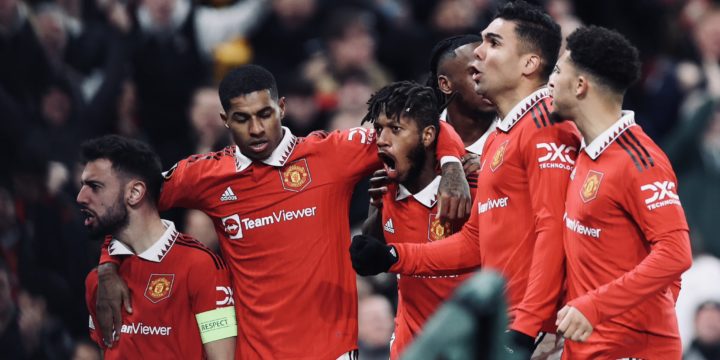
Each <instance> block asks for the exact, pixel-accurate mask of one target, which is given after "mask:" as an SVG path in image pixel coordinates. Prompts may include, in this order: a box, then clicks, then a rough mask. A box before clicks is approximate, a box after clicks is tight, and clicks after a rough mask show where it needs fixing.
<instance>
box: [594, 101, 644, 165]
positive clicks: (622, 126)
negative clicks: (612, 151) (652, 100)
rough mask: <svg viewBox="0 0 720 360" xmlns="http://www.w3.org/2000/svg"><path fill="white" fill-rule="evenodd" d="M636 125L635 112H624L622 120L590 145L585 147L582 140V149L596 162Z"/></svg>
mask: <svg viewBox="0 0 720 360" xmlns="http://www.w3.org/2000/svg"><path fill="white" fill-rule="evenodd" d="M634 125H635V112H633V111H629V110H623V111H622V114H621V116H620V119H618V121H616V122H615V123H614V124H612V125H611V126H610V127H609V128H607V129H606V130H605V131H603V132H602V134H600V135H599V136H598V137H596V138H595V140H593V141H592V142H591V143H590V144H588V145H587V146H586V145H585V139H583V140H582V147H584V148H585V152H586V153H587V154H588V156H590V158H591V159H593V160H596V159H597V158H598V157H600V154H602V153H603V151H605V149H607V148H608V147H610V144H612V143H613V142H614V141H615V139H617V138H618V137H619V136H620V135H621V134H622V133H623V132H625V130H627V129H628V128H629V127H631V126H634Z"/></svg>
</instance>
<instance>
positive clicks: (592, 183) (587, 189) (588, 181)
mask: <svg viewBox="0 0 720 360" xmlns="http://www.w3.org/2000/svg"><path fill="white" fill-rule="evenodd" d="M602 178H603V173H601V172H598V171H594V170H590V171H588V174H587V176H586V177H585V182H584V183H583V185H582V188H580V198H582V200H583V202H586V203H587V202H590V201H592V200H594V199H595V198H596V197H597V193H598V189H600V182H601V181H602Z"/></svg>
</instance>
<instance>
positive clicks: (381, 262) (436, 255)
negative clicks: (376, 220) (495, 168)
mask: <svg viewBox="0 0 720 360" xmlns="http://www.w3.org/2000/svg"><path fill="white" fill-rule="evenodd" d="M477 206H478V205H477V199H476V201H475V204H474V205H473V211H472V214H471V215H470V219H469V220H468V221H467V222H466V223H465V225H464V226H463V228H462V230H460V232H458V233H456V234H453V235H452V236H450V237H448V238H446V239H443V240H441V241H434V242H431V243H425V244H417V243H397V244H395V243H393V244H388V245H386V244H385V243H384V242H381V241H379V240H377V239H374V238H372V237H366V236H356V237H354V238H353V242H352V244H351V246H350V257H351V259H352V264H353V268H354V269H355V271H356V272H357V273H358V274H360V275H376V274H379V273H381V272H388V271H389V272H393V273H398V274H403V275H427V276H440V275H456V274H462V273H466V272H470V271H473V270H475V269H477V268H478V267H479V266H480V250H479V249H480V248H479V245H478V230H477Z"/></svg>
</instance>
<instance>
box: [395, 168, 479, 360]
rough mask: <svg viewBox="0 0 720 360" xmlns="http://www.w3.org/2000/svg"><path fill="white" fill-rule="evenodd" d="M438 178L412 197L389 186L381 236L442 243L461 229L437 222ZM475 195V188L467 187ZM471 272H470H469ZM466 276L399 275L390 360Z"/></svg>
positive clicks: (408, 240) (401, 239)
mask: <svg viewBox="0 0 720 360" xmlns="http://www.w3.org/2000/svg"><path fill="white" fill-rule="evenodd" d="M439 184H440V176H438V177H436V178H435V179H434V180H433V181H432V182H431V183H430V184H428V185H427V186H426V187H425V188H424V189H423V190H421V191H420V192H418V193H416V194H411V193H410V192H409V191H408V190H407V189H406V188H405V187H404V186H402V185H390V186H389V189H388V192H387V193H385V195H384V198H383V207H382V224H383V236H384V237H385V241H386V242H388V243H419V244H424V243H429V242H434V241H443V239H445V238H446V237H448V236H450V235H452V233H453V232H454V231H456V230H458V229H460V228H461V226H462V223H458V224H442V223H441V222H440V220H438V219H436V218H435V216H436V215H437V209H436V208H435V204H436V194H437V190H438V185H439ZM470 191H471V193H473V194H474V193H475V188H474V186H471V188H470ZM468 270H472V269H468ZM468 277H469V274H465V275H448V276H416V275H398V308H397V315H396V316H395V334H394V340H393V342H392V346H391V349H390V358H391V359H397V358H399V356H400V355H401V354H402V351H403V350H404V349H405V348H406V347H407V346H408V345H410V343H412V341H413V339H414V338H415V337H416V336H417V335H418V334H419V333H420V330H421V329H422V327H423V325H424V324H425V321H426V320H427V319H428V318H429V317H430V316H431V315H432V314H433V313H435V310H436V309H437V308H438V306H439V305H440V304H441V303H442V302H443V301H445V300H447V298H449V297H450V295H452V293H453V291H454V290H455V288H456V287H457V286H458V285H460V284H461V283H462V282H463V281H464V280H466V279H467V278H468Z"/></svg>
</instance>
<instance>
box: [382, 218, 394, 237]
mask: <svg viewBox="0 0 720 360" xmlns="http://www.w3.org/2000/svg"><path fill="white" fill-rule="evenodd" d="M383 229H385V231H387V232H389V233H391V234H394V233H395V228H394V227H393V223H392V219H388V221H386V222H385V225H383Z"/></svg>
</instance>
